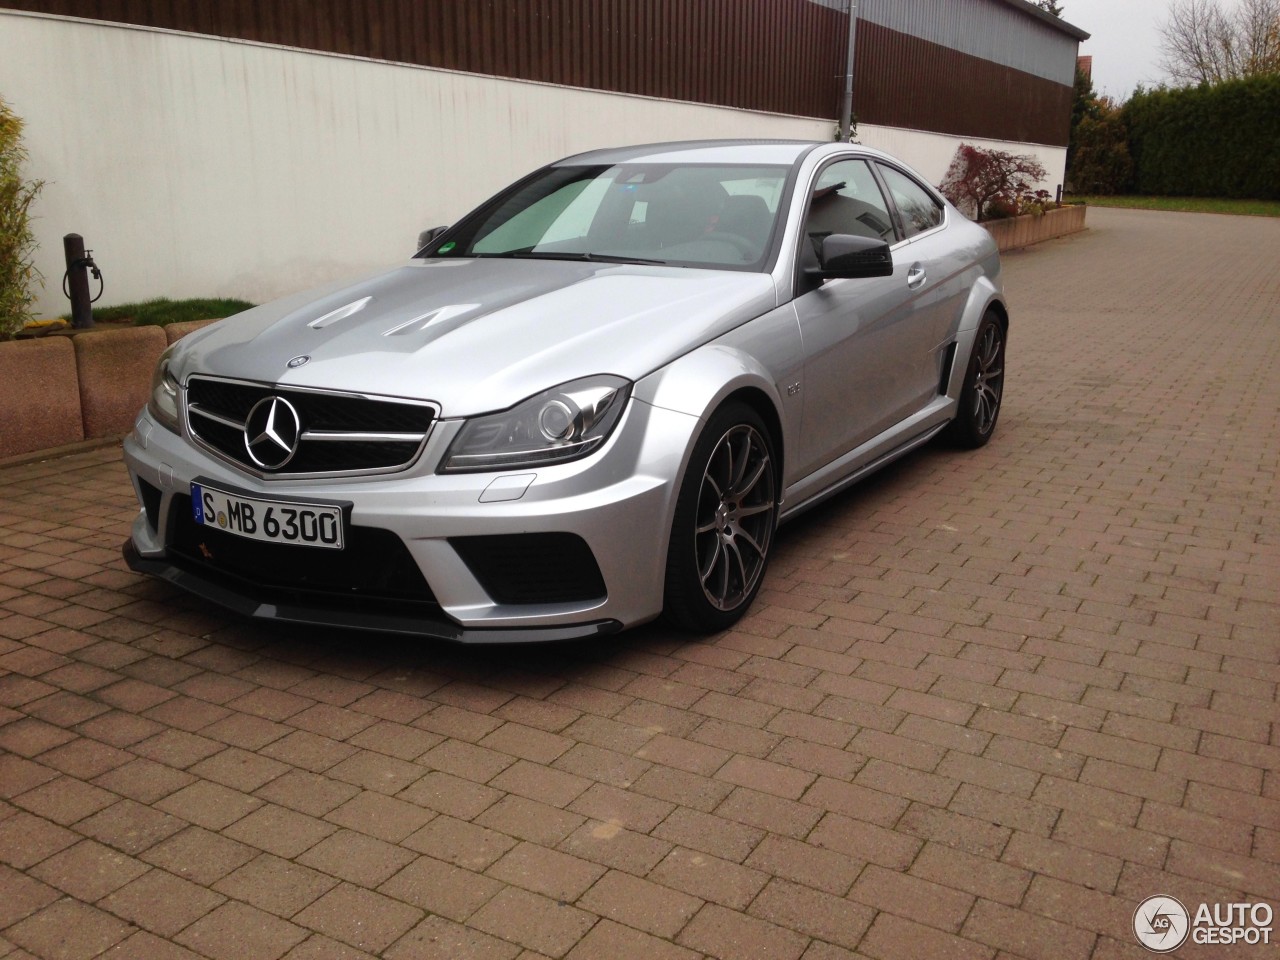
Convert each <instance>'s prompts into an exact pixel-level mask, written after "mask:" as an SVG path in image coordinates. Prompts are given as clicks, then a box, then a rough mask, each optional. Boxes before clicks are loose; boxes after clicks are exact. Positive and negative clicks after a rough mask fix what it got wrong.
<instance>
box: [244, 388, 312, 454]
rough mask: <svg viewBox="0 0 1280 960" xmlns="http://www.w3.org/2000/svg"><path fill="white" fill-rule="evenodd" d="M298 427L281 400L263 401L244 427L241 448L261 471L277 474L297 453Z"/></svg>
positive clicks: (287, 404)
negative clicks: (242, 447)
mask: <svg viewBox="0 0 1280 960" xmlns="http://www.w3.org/2000/svg"><path fill="white" fill-rule="evenodd" d="M301 434H302V425H301V423H299V421H298V411H297V410H295V409H294V408H293V404H291V403H290V402H289V401H288V400H286V399H284V398H283V397H263V398H262V399H261V400H259V401H258V402H257V403H255V404H254V405H253V409H252V410H250V411H249V419H248V420H246V421H245V424H244V447H245V449H246V450H248V451H249V458H250V459H251V460H252V461H253V462H254V463H256V464H257V465H258V466H260V467H262V469H263V470H279V469H280V468H281V467H283V466H284V465H285V464H286V463H288V462H289V461H290V460H292V459H293V455H294V454H295V453H296V452H297V450H298V438H299V437H300V436H301Z"/></svg>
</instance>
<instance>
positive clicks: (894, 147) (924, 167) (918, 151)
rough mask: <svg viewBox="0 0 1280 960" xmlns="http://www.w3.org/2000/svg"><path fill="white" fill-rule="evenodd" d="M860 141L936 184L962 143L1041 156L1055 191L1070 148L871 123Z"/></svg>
mask: <svg viewBox="0 0 1280 960" xmlns="http://www.w3.org/2000/svg"><path fill="white" fill-rule="evenodd" d="M858 142H859V143H863V144H866V145H867V146H868V147H875V148H876V149H877V150H884V151H885V152H887V153H892V154H893V155H894V156H898V157H901V158H902V159H903V160H905V161H906V162H907V163H909V164H910V165H911V166H912V167H914V168H915V169H916V170H917V171H919V173H920V174H921V176H923V177H925V178H926V179H927V180H928V181H929V182H930V183H932V184H933V185H934V186H937V185H938V184H939V183H941V182H942V178H943V176H945V175H946V172H947V167H949V166H951V158H952V157H954V156H955V152H956V147H958V146H960V144H962V143H971V144H973V145H974V146H978V147H986V148H987V149H989V150H1004V151H1006V152H1008V153H1017V154H1030V155H1031V156H1033V157H1035V158H1036V159H1038V160H1039V161H1040V162H1041V163H1042V164H1043V165H1044V168H1045V170H1046V171H1048V174H1049V176H1048V179H1047V180H1046V181H1045V182H1044V183H1042V184H1041V186H1043V187H1044V189H1046V190H1048V191H1049V192H1050V193H1053V191H1054V190H1055V189H1057V186H1058V184H1060V183H1062V182H1063V178H1064V174H1065V173H1066V169H1067V148H1066V147H1050V146H1046V145H1045V144H1042V143H1010V142H1009V141H1006V140H979V139H977V138H975V137H953V136H950V135H948V134H942V133H925V132H923V131H921V130H904V129H902V128H901V127H879V126H875V125H874V124H870V123H860V124H858Z"/></svg>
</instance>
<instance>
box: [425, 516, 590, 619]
mask: <svg viewBox="0 0 1280 960" xmlns="http://www.w3.org/2000/svg"><path fill="white" fill-rule="evenodd" d="M449 543H450V544H451V545H452V546H453V548H454V549H455V550H456V551H458V556H460V557H461V558H462V561H463V563H465V564H466V565H467V566H468V567H469V568H470V569H471V572H472V574H474V575H475V578H476V579H477V580H479V581H480V585H481V586H482V587H484V590H485V592H486V593H487V594H489V596H490V597H492V598H493V600H494V602H495V603H521V604H523V603H582V602H585V601H588V600H600V599H603V598H604V596H605V592H606V591H605V585H604V577H602V576H601V575H600V567H599V566H598V565H597V564H596V558H595V556H594V555H593V554H592V553H591V548H590V547H589V546H587V542H586V541H585V540H583V539H582V538H581V537H579V536H578V535H577V534H573V533H516V534H500V535H495V536H485V537H451V538H450V540H449Z"/></svg>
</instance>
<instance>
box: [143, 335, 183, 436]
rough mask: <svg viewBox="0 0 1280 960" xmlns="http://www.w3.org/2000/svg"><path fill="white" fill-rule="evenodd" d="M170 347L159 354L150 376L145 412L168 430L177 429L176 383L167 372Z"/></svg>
mask: <svg viewBox="0 0 1280 960" xmlns="http://www.w3.org/2000/svg"><path fill="white" fill-rule="evenodd" d="M171 353H173V347H170V348H169V349H168V350H166V351H165V352H164V353H162V354H160V361H159V362H158V363H157V364H156V369H155V373H153V374H152V375H151V396H150V397H149V398H148V400H147V410H148V411H150V413H151V416H152V417H154V418H155V419H156V420H158V421H160V422H161V423H163V424H164V425H165V426H166V427H168V428H169V429H170V430H177V429H178V381H177V380H176V379H175V378H174V376H173V374H171V373H170V372H169V354H171Z"/></svg>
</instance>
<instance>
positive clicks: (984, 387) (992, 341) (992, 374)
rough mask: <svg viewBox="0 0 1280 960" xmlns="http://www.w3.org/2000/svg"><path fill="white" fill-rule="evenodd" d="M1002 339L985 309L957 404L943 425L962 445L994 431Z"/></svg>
mask: <svg viewBox="0 0 1280 960" xmlns="http://www.w3.org/2000/svg"><path fill="white" fill-rule="evenodd" d="M1004 342H1005V334H1004V328H1003V327H1002V326H1001V325H1000V321H999V319H997V317H996V315H995V314H994V313H991V312H990V311H988V312H987V314H986V315H985V316H984V317H983V318H982V323H981V324H980V325H979V326H978V336H977V337H976V338H975V339H974V341H973V353H971V354H970V355H969V366H968V368H967V369H966V370H965V374H964V389H963V390H961V392H960V408H959V410H958V411H957V412H956V418H955V419H954V420H952V421H951V424H950V426H949V427H948V429H947V433H948V435H949V436H950V437H951V439H952V440H954V441H955V442H956V443H957V444H958V445H960V446H962V447H969V448H977V447H981V446H983V445H984V444H985V443H986V442H987V441H988V440H990V439H991V435H992V434H993V433H995V429H996V420H997V419H998V418H999V417H1000V401H1001V400H1002V399H1003V398H1004Z"/></svg>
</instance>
